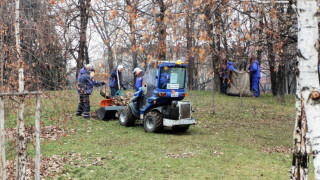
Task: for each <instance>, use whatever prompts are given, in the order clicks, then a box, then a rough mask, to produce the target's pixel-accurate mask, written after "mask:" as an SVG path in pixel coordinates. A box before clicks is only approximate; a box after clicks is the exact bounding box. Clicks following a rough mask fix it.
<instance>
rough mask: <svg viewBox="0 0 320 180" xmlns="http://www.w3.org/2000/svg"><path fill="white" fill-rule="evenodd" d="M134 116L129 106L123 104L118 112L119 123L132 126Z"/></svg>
mask: <svg viewBox="0 0 320 180" xmlns="http://www.w3.org/2000/svg"><path fill="white" fill-rule="evenodd" d="M134 121H135V119H134V116H133V114H132V111H131V108H130V107H129V106H125V107H124V108H122V109H121V111H120V113H119V123H120V125H121V126H126V127H128V126H133V125H134Z"/></svg>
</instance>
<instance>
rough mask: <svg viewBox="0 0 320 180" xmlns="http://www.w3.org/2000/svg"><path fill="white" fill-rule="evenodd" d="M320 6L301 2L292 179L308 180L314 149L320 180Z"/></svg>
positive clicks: (314, 160) (316, 169) (309, 1)
mask: <svg viewBox="0 0 320 180" xmlns="http://www.w3.org/2000/svg"><path fill="white" fill-rule="evenodd" d="M317 11H318V4H317V1H316V0H298V1H297V13H298V28H299V32H298V56H297V63H296V64H297V69H296V78H297V92H296V123H295V128H294V139H293V144H294V145H293V162H292V170H291V179H295V180H296V179H307V178H308V161H309V154H310V147H311V148H312V154H313V164H314V173H315V179H320V156H319V153H320V130H319V129H320V111H319V108H320V104H319V102H320V95H319V90H320V87H319V78H318V48H319V44H318V37H319V33H318V17H317Z"/></svg>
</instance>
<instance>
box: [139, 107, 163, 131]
mask: <svg viewBox="0 0 320 180" xmlns="http://www.w3.org/2000/svg"><path fill="white" fill-rule="evenodd" d="M143 125H144V129H145V130H146V131H147V132H160V131H161V130H162V129H163V118H162V114H161V113H159V112H158V111H151V112H148V113H147V114H146V116H145V117H144V123H143Z"/></svg>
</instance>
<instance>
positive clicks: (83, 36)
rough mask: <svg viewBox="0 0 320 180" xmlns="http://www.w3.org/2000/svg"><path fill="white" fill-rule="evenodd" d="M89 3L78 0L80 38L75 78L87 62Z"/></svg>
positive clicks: (87, 0) (86, 0) (88, 1)
mask: <svg viewBox="0 0 320 180" xmlns="http://www.w3.org/2000/svg"><path fill="white" fill-rule="evenodd" d="M90 3H91V0H79V11H80V34H79V35H80V40H79V50H78V59H77V72H76V78H78V75H79V71H80V69H81V68H82V67H83V66H84V64H85V63H87V64H89V57H88V45H87V26H88V19H89V10H90Z"/></svg>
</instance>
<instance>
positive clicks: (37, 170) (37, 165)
mask: <svg viewBox="0 0 320 180" xmlns="http://www.w3.org/2000/svg"><path fill="white" fill-rule="evenodd" d="M36 98H37V105H36V122H35V126H36V159H35V180H39V179H40V134H41V129H40V103H41V98H40V95H39V96H37V97H36Z"/></svg>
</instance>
